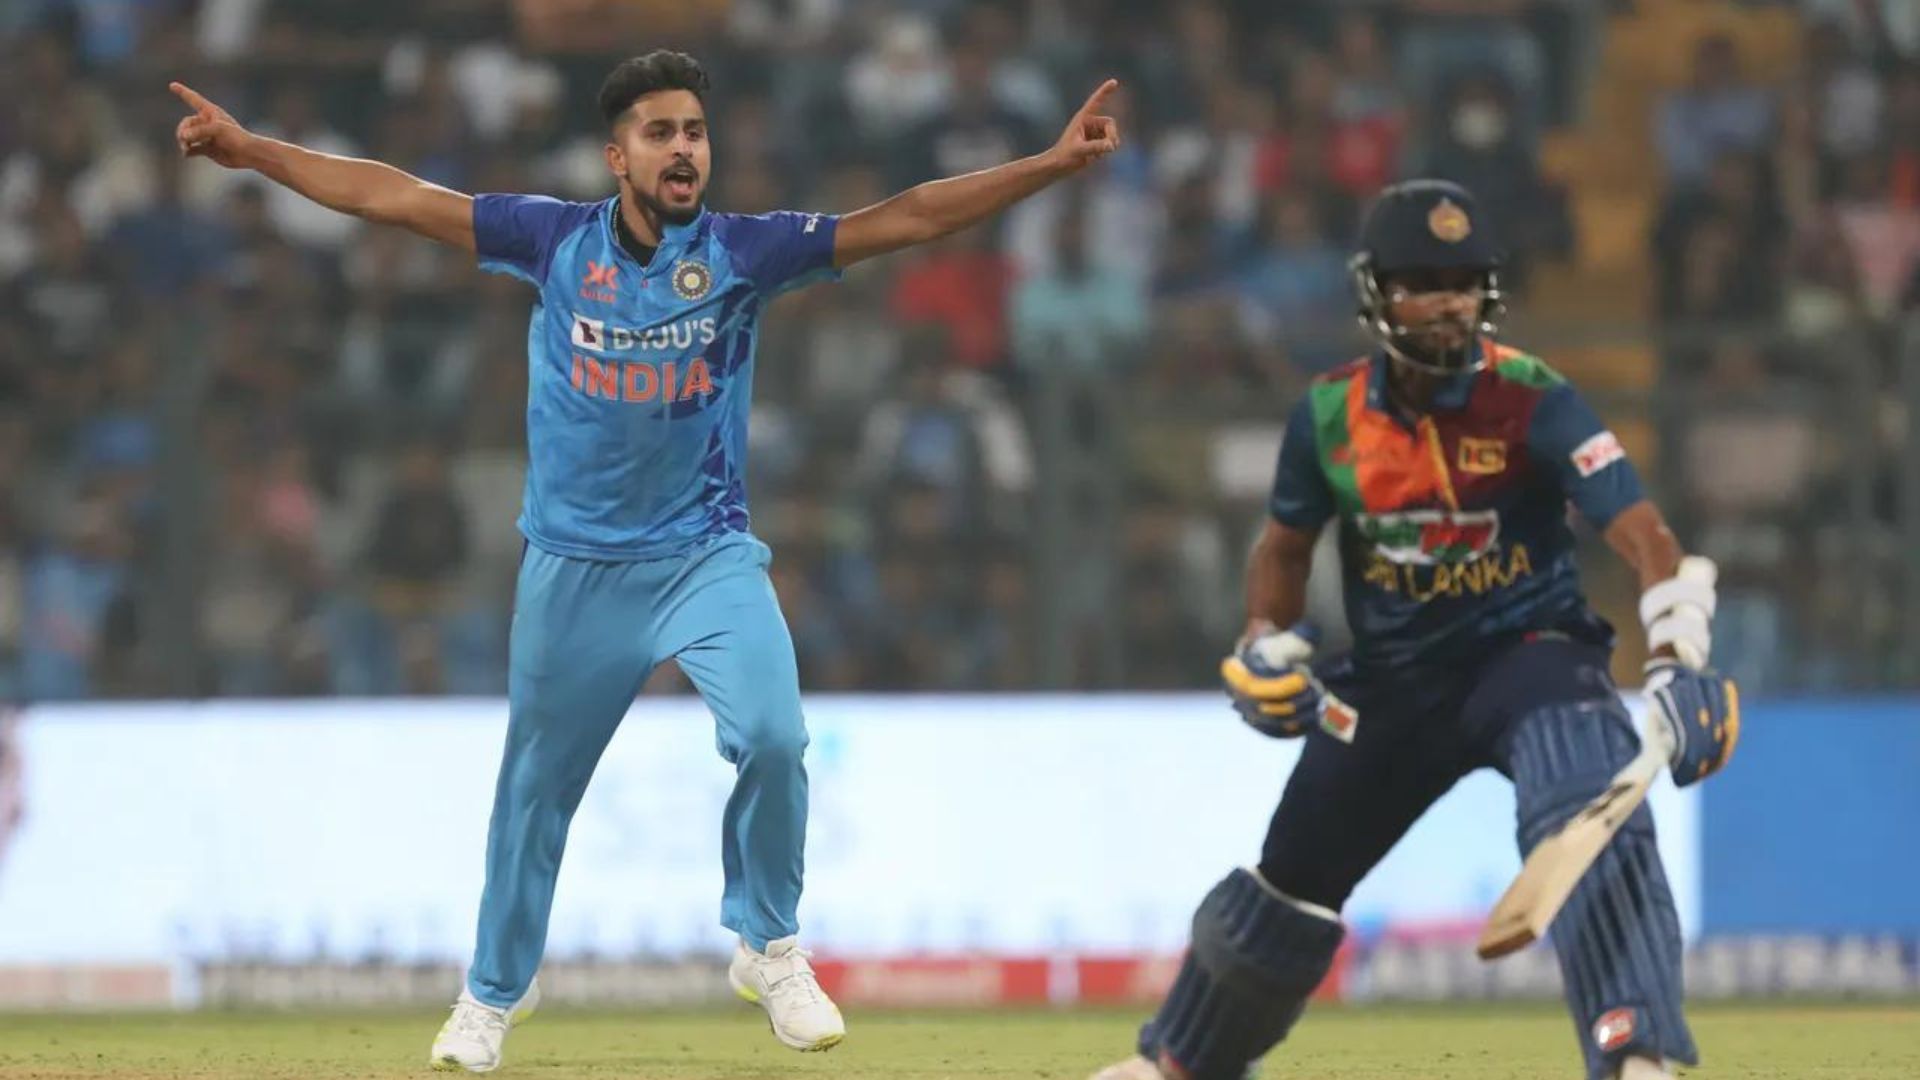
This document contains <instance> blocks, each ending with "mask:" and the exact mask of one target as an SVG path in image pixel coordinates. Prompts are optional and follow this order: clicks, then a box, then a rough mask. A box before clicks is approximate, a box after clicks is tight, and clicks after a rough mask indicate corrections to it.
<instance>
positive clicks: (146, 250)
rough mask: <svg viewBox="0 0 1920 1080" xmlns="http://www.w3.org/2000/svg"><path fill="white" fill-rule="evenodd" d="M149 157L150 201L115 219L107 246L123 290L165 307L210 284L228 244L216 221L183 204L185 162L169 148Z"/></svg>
mask: <svg viewBox="0 0 1920 1080" xmlns="http://www.w3.org/2000/svg"><path fill="white" fill-rule="evenodd" d="M149 156H150V158H151V160H152V162H153V178H154V191H153V197H152V199H151V201H149V202H146V203H145V204H143V205H141V206H139V207H136V208H134V209H132V210H130V211H129V212H127V213H126V214H123V215H122V216H121V217H120V218H119V219H118V220H117V221H115V222H114V224H113V228H112V230H111V232H110V233H109V234H108V235H107V240H106V242H107V244H108V245H109V246H110V247H111V248H112V249H113V251H114V253H115V256H116V258H115V269H116V270H117V271H118V272H119V276H120V277H121V279H122V287H123V288H125V289H128V290H129V291H132V292H136V293H138V294H140V295H141V296H142V297H143V298H144V299H147V300H149V301H155V302H161V303H164V302H166V301H169V300H172V299H177V298H178V297H179V296H180V295H181V294H182V293H186V292H190V291H192V290H194V289H197V288H199V287H201V286H203V285H206V284H208V283H210V282H212V281H214V280H215V279H216V278H217V277H218V276H219V275H220V272H221V271H222V269H223V268H224V267H225V265H226V258H227V249H228V241H227V237H226V234H225V230H224V228H223V227H222V225H221V224H220V222H219V221H218V220H216V219H214V218H213V217H211V216H209V215H207V214H205V213H203V212H202V211H201V210H200V209H199V208H198V207H196V206H192V205H189V204H188V203H187V201H186V199H185V192H184V184H183V180H184V177H183V173H184V172H185V169H186V160H185V159H184V158H182V157H181V156H180V155H179V153H177V152H176V151H175V149H174V147H173V144H172V143H171V142H169V143H167V144H166V145H165V146H160V147H155V148H154V149H153V152H152V153H151V154H150V155H149Z"/></svg>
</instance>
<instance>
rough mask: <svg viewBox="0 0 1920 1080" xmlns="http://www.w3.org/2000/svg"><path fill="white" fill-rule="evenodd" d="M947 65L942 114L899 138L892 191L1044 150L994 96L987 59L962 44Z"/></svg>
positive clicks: (1026, 124) (1033, 131) (1036, 135)
mask: <svg viewBox="0 0 1920 1080" xmlns="http://www.w3.org/2000/svg"><path fill="white" fill-rule="evenodd" d="M951 63H952V69H953V92H952V94H951V96H950V97H949V99H948V101H947V104H946V107H945V108H943V109H941V110H940V111H939V112H936V113H934V114H933V115H931V116H929V117H927V118H926V119H924V120H922V121H920V123H919V124H917V125H915V126H914V127H913V128H912V129H910V130H909V131H908V132H907V133H906V135H905V136H904V142H903V144H902V147H901V152H900V154H899V157H898V164H897V166H896V168H895V172H894V183H895V186H896V187H907V186H910V185H913V184H917V183H919V182H921V181H923V180H931V179H935V178H937V177H942V176H957V175H959V174H961V173H969V172H974V171H975V170H978V169H985V168H990V167H992V166H994V165H998V164H1000V163H1001V162H1005V161H1012V160H1013V159H1014V158H1017V157H1023V156H1025V155H1027V154H1034V153H1038V152H1039V151H1040V150H1042V149H1044V148H1045V146H1046V143H1047V140H1046V139H1045V138H1044V136H1042V134H1041V133H1040V130H1039V129H1038V128H1036V127H1035V126H1034V125H1033V124H1032V123H1031V122H1030V121H1029V120H1028V119H1027V118H1026V117H1024V116H1022V115H1021V114H1019V113H1018V112H1015V111H1014V110H1013V109H1011V108H1009V107H1008V106H1007V105H1006V104H1005V103H1003V102H1002V101H1001V100H1000V99H999V97H998V96H997V94H996V93H995V89H994V82H993V73H994V68H993V59H992V57H990V56H988V55H987V54H986V52H985V51H984V49H983V48H982V47H981V46H980V45H977V44H973V43H970V42H962V43H961V44H960V45H958V46H956V47H955V48H954V49H953V51H952V53H951Z"/></svg>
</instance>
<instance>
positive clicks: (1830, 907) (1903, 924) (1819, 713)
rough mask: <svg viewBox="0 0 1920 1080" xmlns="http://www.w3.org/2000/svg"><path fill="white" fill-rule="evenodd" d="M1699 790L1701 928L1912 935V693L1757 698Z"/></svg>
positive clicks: (1915, 815) (1916, 848) (1916, 790)
mask: <svg viewBox="0 0 1920 1080" xmlns="http://www.w3.org/2000/svg"><path fill="white" fill-rule="evenodd" d="M1700 789H1701V796H1700V801H1701V817H1702V821H1701V829H1702V832H1701V845H1700V850H1701V858H1702V874H1703V888H1702V890H1701V891H1702V893H1703V898H1704V902H1705V907H1704V910H1703V911H1702V925H1703V927H1704V929H1705V931H1706V932H1707V933H1708V934H1715V935H1718V934H1775V933H1782V932H1791V933H1813V934H1845V933H1873V934H1886V933H1895V934H1902V935H1906V936H1909V937H1912V936H1920V700H1913V699H1904V700H1903V699H1891V698H1884V699H1860V700H1853V701H1831V700H1823V701H1801V702H1785V701H1782V702H1769V703H1766V704H1764V705H1755V706H1752V707H1750V708H1748V709H1746V710H1745V716H1744V719H1743V724H1742V728H1741V733H1740V746H1739V749H1738V750H1737V752H1736V754H1735V757H1734V759H1733V762H1732V764H1731V765H1729V766H1728V768H1727V770H1726V771H1725V772H1723V773H1721V774H1720V775H1718V776H1715V777H1713V778H1712V779H1710V780H1708V781H1707V782H1706V783H1704V784H1701V785H1700Z"/></svg>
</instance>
